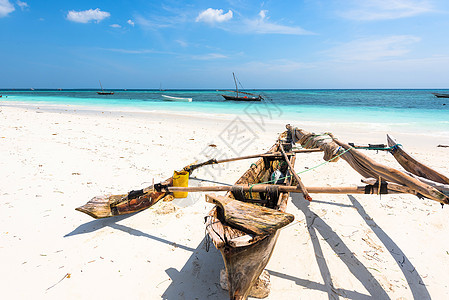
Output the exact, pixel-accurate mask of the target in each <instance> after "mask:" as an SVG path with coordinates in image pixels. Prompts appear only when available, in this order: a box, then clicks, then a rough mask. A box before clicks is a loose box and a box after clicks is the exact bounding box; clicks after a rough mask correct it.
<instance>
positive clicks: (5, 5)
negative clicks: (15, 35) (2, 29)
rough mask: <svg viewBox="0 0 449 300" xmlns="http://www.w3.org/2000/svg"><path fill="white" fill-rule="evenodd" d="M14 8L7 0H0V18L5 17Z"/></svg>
mask: <svg viewBox="0 0 449 300" xmlns="http://www.w3.org/2000/svg"><path fill="white" fill-rule="evenodd" d="M14 10H15V8H14V5H12V4H11V2H9V0H0V18H3V17H6V16H7V15H9V14H10V13H12V12H13V11H14Z"/></svg>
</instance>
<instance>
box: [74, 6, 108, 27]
mask: <svg viewBox="0 0 449 300" xmlns="http://www.w3.org/2000/svg"><path fill="white" fill-rule="evenodd" d="M110 16H111V14H110V13H108V12H106V11H101V10H100V9H99V8H96V9H89V10H82V11H74V10H71V11H69V12H68V14H67V20H69V21H72V22H78V23H89V22H90V21H95V22H96V23H99V22H100V21H102V20H103V19H106V18H108V17H110Z"/></svg>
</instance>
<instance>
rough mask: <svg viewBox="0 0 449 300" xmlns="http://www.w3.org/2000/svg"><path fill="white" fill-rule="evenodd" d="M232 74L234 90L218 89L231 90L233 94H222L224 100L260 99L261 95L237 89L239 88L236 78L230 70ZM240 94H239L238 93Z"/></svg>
mask: <svg viewBox="0 0 449 300" xmlns="http://www.w3.org/2000/svg"><path fill="white" fill-rule="evenodd" d="M232 76H233V77H234V83H235V91H232V90H220V91H221V92H233V93H235V94H234V95H232V96H230V95H222V96H223V98H225V100H232V101H262V99H263V98H262V96H261V95H256V94H251V93H247V92H242V91H239V88H238V86H237V80H236V79H235V74H234V72H232ZM239 94H240V95H239Z"/></svg>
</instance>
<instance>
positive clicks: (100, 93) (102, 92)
mask: <svg viewBox="0 0 449 300" xmlns="http://www.w3.org/2000/svg"><path fill="white" fill-rule="evenodd" d="M98 81H99V82H100V87H101V91H98V92H97V94H98V95H114V92H112V91H105V90H104V89H103V86H102V85H101V81H100V80H98Z"/></svg>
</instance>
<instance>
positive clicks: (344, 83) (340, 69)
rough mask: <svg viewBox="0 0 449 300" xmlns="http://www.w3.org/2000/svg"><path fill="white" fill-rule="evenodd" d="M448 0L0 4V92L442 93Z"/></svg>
mask: <svg viewBox="0 0 449 300" xmlns="http://www.w3.org/2000/svg"><path fill="white" fill-rule="evenodd" d="M448 37H449V1H447V0H435V1H433V0H407V1H406V0H363V1H362V0H303V1H300V0H296V1H294V0H285V1H241V0H230V1H213V0H208V1H205V0H204V1H176V0H170V1H148V0H146V1H144V0H127V1H121V0H116V1H93V0H89V1H84V0H78V1H53V0H44V1H42V0H41V1H32V0H28V1H27V0H25V1H17V0H0V40H1V45H0V88H30V87H33V88H97V87H98V80H101V81H102V83H103V86H104V88H159V86H160V85H162V87H163V88H165V89H174V88H180V89H184V88H207V89H216V88H232V87H233V84H234V83H233V79H232V72H235V73H236V74H237V76H238V78H239V79H240V82H241V83H242V84H243V86H244V87H245V88H256V89H257V88H298V89H301V88H449V39H448Z"/></svg>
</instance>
